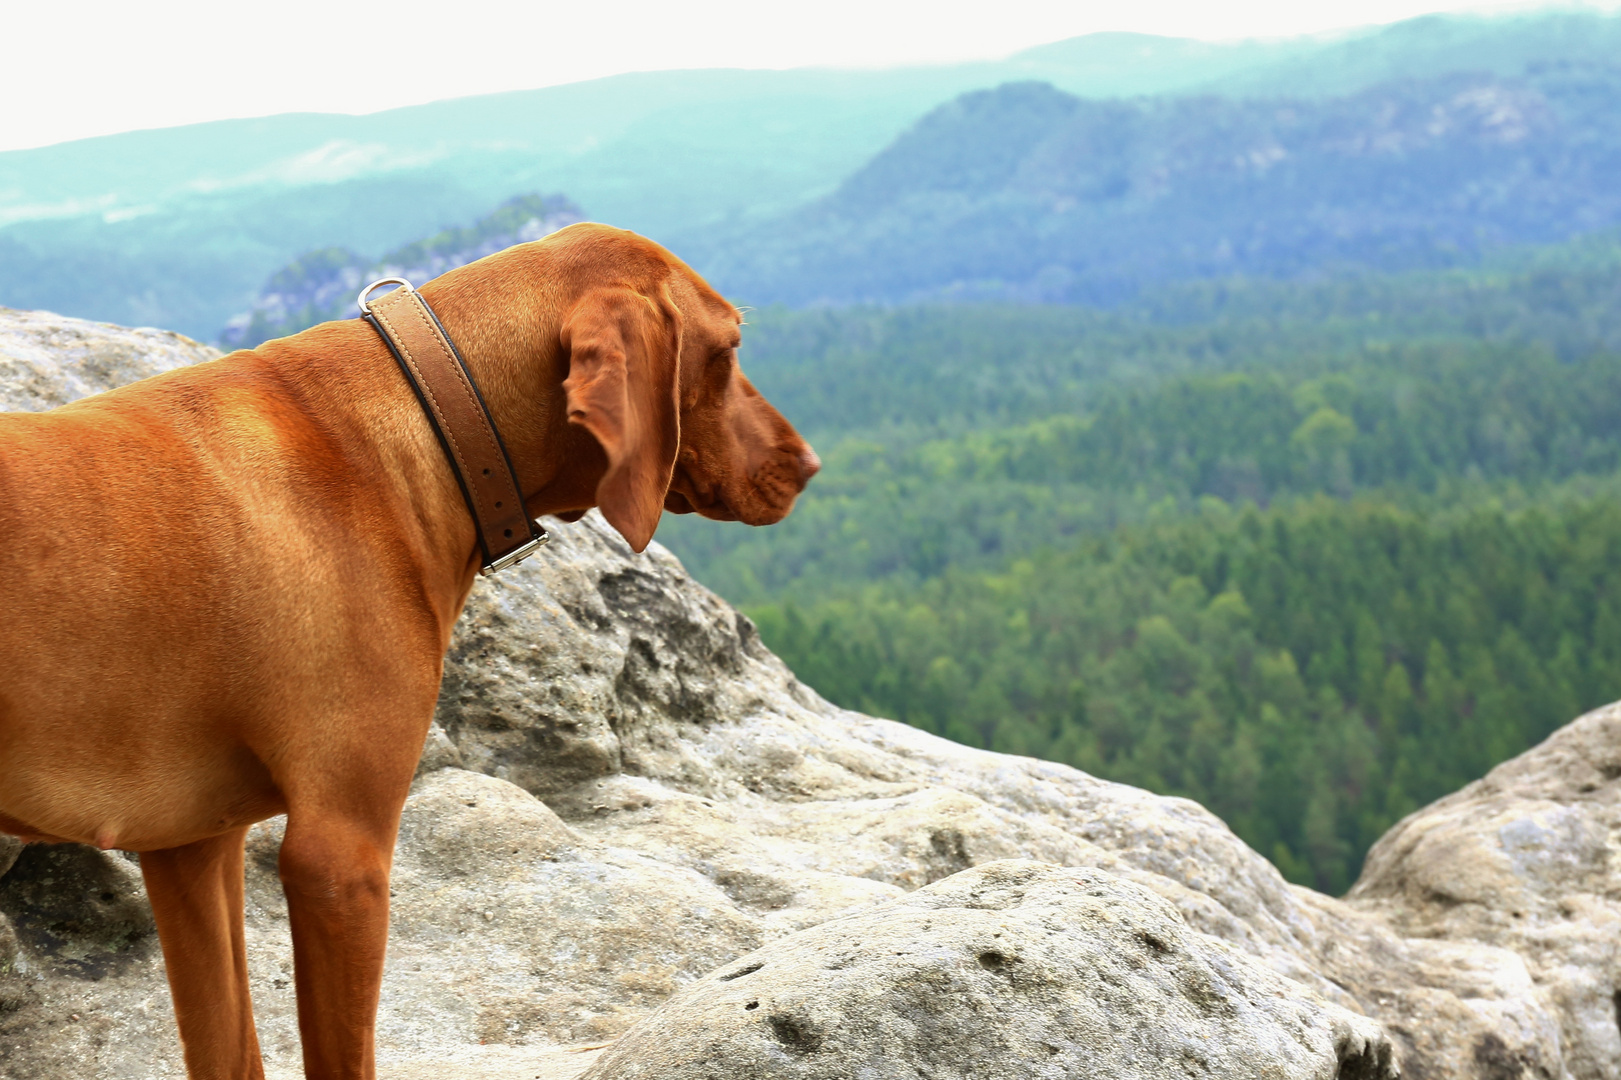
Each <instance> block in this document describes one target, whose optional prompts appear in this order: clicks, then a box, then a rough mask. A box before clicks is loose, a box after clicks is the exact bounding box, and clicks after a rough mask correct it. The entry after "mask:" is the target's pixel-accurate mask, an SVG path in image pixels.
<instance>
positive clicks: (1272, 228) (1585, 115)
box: [694, 64, 1621, 305]
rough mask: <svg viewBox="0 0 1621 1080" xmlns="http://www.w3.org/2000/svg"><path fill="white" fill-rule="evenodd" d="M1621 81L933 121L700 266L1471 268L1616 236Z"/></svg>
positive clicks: (1521, 80)
mask: <svg viewBox="0 0 1621 1080" xmlns="http://www.w3.org/2000/svg"><path fill="white" fill-rule="evenodd" d="M1618 176H1621V67H1611V66H1602V65H1586V64H1563V65H1550V66H1546V67H1542V68H1539V69H1537V70H1535V71H1533V72H1530V73H1528V74H1526V75H1524V76H1521V77H1516V78H1509V77H1501V76H1493V75H1450V76H1445V77H1442V78H1437V79H1426V80H1405V81H1399V82H1394V83H1388V84H1384V85H1382V86H1379V87H1375V88H1373V89H1369V90H1364V91H1360V92H1358V93H1356V94H1351V95H1347V96H1344V97H1338V98H1328V99H1306V98H1277V99H1231V98H1220V97H1215V96H1199V97H1178V98H1138V99H1133V100H1126V101H1085V100H1082V99H1080V98H1077V97H1074V96H1072V95H1070V94H1067V93H1064V92H1063V91H1061V90H1058V89H1056V88H1054V87H1053V86H1051V85H1048V84H1045V83H1028V82H1027V83H1012V84H1007V85H1004V86H1002V87H999V88H996V89H994V90H984V91H975V92H972V93H969V94H965V95H963V96H961V97H959V98H957V99H955V100H953V101H951V102H949V103H947V104H945V105H943V106H941V107H940V108H938V109H936V110H934V111H933V112H931V113H930V114H928V115H927V116H925V117H924V118H923V119H922V120H920V121H919V122H918V123H917V124H916V125H914V126H913V127H912V128H911V129H909V130H908V131H907V132H905V133H904V134H902V135H901V136H900V137H899V138H898V139H896V140H895V142H894V143H892V144H891V145H890V146H889V148H888V149H886V150H885V151H884V152H883V153H881V154H879V155H877V156H876V157H875V158H874V159H873V160H872V161H870V162H869V163H868V164H867V165H866V166H865V167H863V168H862V169H860V170H858V171H857V172H856V173H855V174H854V175H852V176H851V177H850V178H849V179H847V180H846V181H845V182H844V183H843V184H842V185H840V187H839V188H838V189H837V190H836V191H834V192H833V193H832V194H831V195H828V196H826V197H825V198H823V199H821V200H819V201H817V202H816V203H814V204H812V205H810V206H809V207H806V208H804V209H802V210H799V211H795V212H792V213H790V214H788V215H785V216H783V217H781V218H779V219H778V220H776V221H772V222H769V223H764V224H760V225H756V226H751V227H749V228H747V229H740V230H737V231H736V232H734V233H733V234H731V235H728V236H725V237H721V238H717V242H716V243H715V246H714V247H713V249H711V250H708V251H700V252H698V253H696V254H695V256H694V257H695V259H696V261H697V263H698V265H699V266H701V267H702V268H703V269H704V270H706V271H707V272H709V273H710V274H711V276H712V277H713V279H714V280H715V281H716V284H717V285H718V286H719V287H721V288H722V289H726V290H729V291H730V292H731V293H732V294H734V295H737V296H738V297H740V298H741V299H744V300H747V301H749V302H752V303H768V302H775V303H786V304H796V305H797V304H813V303H832V304H842V303H852V302H899V301H909V300H919V299H931V298H932V299H953V298H957V299H1002V300H1027V301H1044V302H1086V303H1113V302H1117V301H1119V300H1121V299H1124V298H1126V297H1129V296H1132V295H1134V294H1135V293H1137V292H1138V291H1139V290H1141V289H1143V288H1145V287H1148V286H1154V285H1159V284H1162V283H1166V282H1173V281H1178V280H1189V279H1198V278H1210V277H1229V276H1238V275H1252V276H1260V277H1278V278H1289V277H1297V276H1301V275H1307V274H1315V273H1319V272H1322V271H1325V270H1334V269H1341V268H1360V269H1370V268H1371V269H1385V270H1393V269H1405V268H1414V267H1435V266H1450V265H1459V264H1467V263H1470V262H1472V261H1474V260H1475V259H1477V258H1478V257H1479V256H1480V254H1481V253H1482V252H1485V251H1487V250H1490V249H1493V248H1496V247H1501V246H1504V245H1510V244H1524V243H1550V242H1557V241H1562V240H1565V239H1568V238H1571V237H1574V236H1578V235H1581V234H1583V233H1587V232H1591V231H1593V230H1596V229H1602V228H1605V227H1607V226H1610V225H1613V224H1616V223H1621V185H1617V183H1616V178H1617V177H1618Z"/></svg>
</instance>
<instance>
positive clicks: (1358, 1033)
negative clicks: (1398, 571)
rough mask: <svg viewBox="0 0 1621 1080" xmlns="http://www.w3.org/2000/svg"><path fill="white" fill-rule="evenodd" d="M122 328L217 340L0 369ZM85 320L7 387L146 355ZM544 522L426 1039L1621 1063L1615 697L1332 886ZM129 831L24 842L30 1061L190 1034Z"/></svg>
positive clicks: (6, 1037)
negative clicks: (797, 660) (825, 676)
mask: <svg viewBox="0 0 1621 1080" xmlns="http://www.w3.org/2000/svg"><path fill="white" fill-rule="evenodd" d="M19 327H22V328H25V329H22V330H19V329H18V328H19ZM8 335H10V336H8ZM18 335H20V338H19V337H18ZM94 338H99V339H100V340H102V341H104V345H103V346H102V347H101V348H102V349H103V350H105V355H109V356H110V355H115V354H116V355H121V356H126V357H134V356H136V355H138V354H140V353H141V352H142V351H143V350H150V354H151V361H150V367H151V369H152V370H158V369H161V368H162V367H164V366H173V364H174V363H175V362H177V361H179V360H181V359H183V358H185V357H187V356H199V357H200V356H202V355H207V354H208V350H205V349H203V348H202V347H199V346H195V345H192V344H190V343H186V342H184V340H183V339H169V338H166V337H165V338H154V337H151V336H142V334H141V333H136V332H129V333H125V332H120V331H117V330H116V329H114V328H109V327H97V326H90V325H88V324H82V323H76V322H74V321H73V320H62V319H55V320H54V321H53V320H51V319H47V318H46V317H43V316H29V315H26V314H19V313H9V312H3V313H0V371H4V372H8V373H9V372H10V371H13V370H27V369H25V368H24V367H22V366H20V365H19V366H13V367H7V366H6V365H8V364H16V361H15V360H14V358H12V357H11V356H10V354H8V352H7V350H8V349H11V348H15V346H13V345H11V344H9V343H10V342H12V341H14V340H24V341H25V342H30V343H39V342H49V341H53V340H60V341H64V342H79V343H83V342H86V341H90V340H92V339H94ZM30 347H34V346H33V345H30ZM75 349H77V351H72V350H66V351H64V352H63V353H62V354H60V359H59V361H58V363H59V371H58V374H57V377H56V379H55V380H54V381H51V380H47V379H44V378H43V377H41V378H39V379H37V380H36V381H34V382H33V383H31V384H30V386H29V387H27V388H22V389H19V388H17V387H12V386H9V385H8V386H6V387H5V390H4V392H5V393H7V394H8V395H10V396H8V397H7V398H6V399H5V400H6V401H7V402H8V404H9V405H10V406H11V407H18V406H19V405H23V406H24V407H35V408H40V407H45V406H46V405H49V404H51V403H53V402H55V401H57V400H60V399H61V398H63V397H65V396H72V394H73V393H77V392H88V391H89V390H91V389H95V388H97V387H99V386H100V385H103V384H104V383H105V382H106V381H107V377H106V375H105V374H97V372H98V371H99V372H103V373H105V372H107V371H112V370H115V369H116V370H117V371H119V372H121V373H122V374H125V375H129V376H131V377H133V376H134V375H137V374H139V373H140V366H139V364H138V363H136V362H135V360H133V359H126V360H122V361H119V362H118V363H116V364H115V363H112V362H111V361H107V360H104V359H102V358H101V357H102V356H103V355H104V354H103V353H100V352H98V351H97V348H95V347H87V346H83V345H82V344H81V345H76V346H75ZM7 377H8V378H9V374H8V376H7ZM69 387H72V388H73V389H72V390H69V389H68V388H69ZM30 400H31V401H32V402H33V404H32V405H31V406H29V405H28V404H27V403H28V402H29V401H30ZM549 527H551V528H552V529H553V532H554V535H555V536H556V538H557V539H556V541H555V542H554V544H553V545H552V546H551V547H550V548H548V549H547V553H546V555H545V557H543V558H538V559H532V560H530V561H528V562H526V563H525V564H523V565H522V566H521V567H519V568H517V569H516V570H515V571H513V572H511V573H509V574H504V575H502V576H501V577H499V578H496V579H492V580H490V581H483V582H481V583H480V584H479V586H478V587H477V588H476V589H475V591H474V593H473V596H472V598H471V600H470V601H469V604H468V608H467V611H466V613H465V614H464V616H463V618H462V620H461V622H460V624H459V626H458V628H457V632H456V636H455V640H454V642H453V645H452V649H451V653H450V656H449V658H448V661H447V665H446V675H445V681H444V686H443V689H442V693H441V698H440V704H439V711H438V717H437V723H436V724H435V726H434V728H433V731H432V733H431V735H430V738H429V741H428V745H427V747H426V750H425V753H424V757H423V762H422V766H421V771H420V776H419V779H418V782H417V785H416V787H415V789H414V791H413V794H412V796H411V798H410V800H409V802H408V804H407V806H406V810H405V816H404V821H403V823H402V829H401V834H400V840H399V848H398V852H397V856H396V870H395V878H394V882H393V889H394V899H393V905H394V906H393V938H392V941H391V945H390V952H389V960H388V969H387V976H386V981H385V985H384V991H383V1004H382V1010H381V1014H380V1016H379V1029H378V1038H379V1056H380V1059H381V1060H382V1061H383V1062H384V1063H385V1064H386V1065H387V1067H388V1068H389V1069H392V1070H393V1071H394V1075H397V1076H400V1077H412V1078H415V1077H419V1076H420V1077H424V1078H426V1077H433V1078H434V1080H475V1078H483V1077H487V1076H488V1077H493V1076H509V1075H510V1076H517V1075H527V1076H542V1075H543V1076H546V1077H547V1078H548V1080H551V1078H553V1077H558V1078H561V1077H566V1076H573V1075H576V1074H578V1073H580V1072H581V1071H582V1070H585V1069H587V1068H589V1069H590V1072H589V1073H588V1075H589V1076H590V1077H592V1078H593V1080H627V1078H631V1077H642V1076H655V1075H656V1076H659V1077H661V1078H663V1077H671V1078H675V1080H681V1078H684V1077H687V1076H706V1075H709V1073H708V1072H705V1071H704V1070H703V1069H701V1068H699V1067H698V1066H697V1065H695V1064H694V1063H695V1062H701V1061H704V1060H709V1061H712V1062H716V1063H717V1064H718V1063H721V1062H732V1063H734V1064H735V1063H746V1068H745V1067H744V1064H737V1070H740V1071H734V1070H733V1069H732V1067H731V1066H730V1065H726V1066H723V1067H722V1068H723V1071H722V1072H721V1073H720V1074H721V1075H743V1073H745V1072H746V1073H747V1074H748V1075H749V1076H751V1077H761V1078H767V1080H769V1078H772V1077H833V1076H847V1075H854V1074H855V1072H854V1071H853V1070H854V1066H855V1065H856V1064H863V1066H864V1067H867V1068H868V1071H871V1068H873V1067H877V1066H874V1064H873V1062H874V1061H877V1062H879V1063H880V1064H882V1063H883V1062H893V1063H895V1064H896V1065H897V1066H904V1069H901V1068H898V1069H897V1071H898V1072H901V1071H905V1070H908V1069H910V1070H912V1071H916V1069H915V1068H914V1066H915V1067H916V1068H920V1069H922V1070H923V1072H925V1073H927V1074H928V1075H938V1076H943V1077H955V1076H959V1075H960V1076H964V1077H966V1076H970V1075H972V1076H996V1077H998V1078H1012V1080H1023V1078H1026V1077H1029V1078H1036V1077H1046V1076H1058V1075H1062V1076H1072V1077H1087V1076H1136V1077H1156V1078H1158V1077H1164V1078H1170V1077H1173V1076H1174V1077H1182V1076H1186V1075H1188V1074H1189V1070H1199V1069H1202V1070H1204V1071H1205V1072H1208V1074H1209V1075H1212V1076H1243V1075H1268V1076H1277V1077H1324V1078H1327V1077H1340V1078H1344V1080H1363V1078H1380V1077H1387V1076H1392V1075H1393V1070H1394V1069H1395V1068H1396V1067H1398V1066H1399V1067H1400V1069H1401V1070H1402V1073H1403V1075H1406V1076H1409V1077H1422V1078H1431V1080H1434V1078H1479V1080H1503V1078H1509V1077H1515V1078H1517V1077H1528V1078H1529V1077H1551V1078H1570V1080H1621V1029H1618V1027H1617V1021H1616V1014H1615V1011H1614V1009H1615V1002H1616V997H1615V995H1616V992H1617V986H1618V982H1621V965H1618V963H1617V942H1618V941H1621V933H1618V926H1621V856H1618V855H1617V853H1616V848H1615V845H1616V842H1617V841H1616V838H1617V837H1618V836H1621V707H1616V706H1612V707H1610V708H1608V709H1603V710H1599V711H1598V712H1595V713H1592V714H1590V715H1588V716H1586V717H1583V718H1581V719H1580V720H1578V721H1576V722H1575V723H1574V724H1572V725H1570V726H1568V727H1567V728H1565V729H1563V730H1562V731H1561V732H1559V733H1558V734H1556V735H1555V736H1553V737H1552V738H1551V739H1549V740H1548V741H1547V742H1546V743H1544V744H1543V745H1542V746H1539V747H1537V748H1535V749H1533V750H1531V751H1529V752H1527V753H1526V754H1523V755H1521V756H1520V757H1519V758H1516V759H1514V760H1512V761H1510V762H1507V763H1505V764H1503V765H1501V766H1499V767H1498V768H1497V769H1496V770H1494V771H1493V772H1492V773H1491V774H1490V775H1489V776H1488V777H1486V778H1485V779H1484V780H1482V781H1479V782H1477V783H1475V784H1473V785H1470V786H1469V787H1468V788H1465V789H1464V790H1463V791H1461V792H1459V793H1457V794H1455V795H1453V796H1450V797H1448V798H1447V799H1443V800H1441V801H1440V802H1439V803H1437V804H1435V805H1434V806H1431V807H1428V808H1426V809H1424V810H1421V811H1419V812H1418V813H1416V814H1414V815H1412V816H1410V817H1409V818H1407V819H1406V820H1404V821H1403V822H1402V823H1400V824H1399V825H1397V826H1396V828H1394V829H1393V830H1392V831H1391V833H1390V834H1389V835H1388V836H1387V837H1386V838H1385V839H1384V840H1382V841H1381V842H1380V844H1379V845H1378V846H1376V847H1375V849H1374V851H1373V853H1372V854H1371V855H1370V858H1369V861H1368V867H1367V870H1366V872H1365V874H1364V876H1363V878H1362V880H1361V882H1359V884H1358V885H1357V887H1356V888H1355V889H1354V890H1353V891H1352V893H1351V894H1350V895H1349V896H1348V897H1347V898H1346V899H1344V900H1337V899H1334V898H1331V897H1327V896H1323V895H1321V894H1318V893H1315V892H1313V891H1311V890H1309V889H1305V888H1301V887H1298V886H1292V885H1289V884H1288V883H1287V882H1285V881H1284V880H1283V878H1282V877H1281V876H1280V875H1279V874H1278V872H1277V870H1276V869H1275V868H1274V867H1273V866H1272V865H1271V864H1270V863H1268V862H1267V861H1266V860H1265V859H1264V858H1262V857H1261V856H1260V855H1258V854H1257V853H1255V852H1254V851H1252V850H1251V849H1250V848H1248V847H1247V846H1245V845H1244V844H1243V843H1242V842H1241V841H1240V840H1238V838H1237V837H1235V836H1234V835H1233V834H1232V832H1231V831H1230V830H1229V829H1228V828H1227V827H1226V826H1225V825H1224V824H1223V823H1222V822H1221V821H1220V820H1218V819H1217V818H1215V817H1214V816H1213V815H1212V814H1210V813H1209V812H1208V811H1206V810H1204V809H1203V808H1202V807H1200V806H1198V805H1197V804H1195V803H1192V802H1189V801H1187V800H1184V799H1176V798H1165V797H1161V796H1156V795H1153V794H1151V793H1149V792H1146V791H1142V790H1139V789H1136V788H1132V787H1128V786H1125V785H1121V784H1115V783H1110V782H1107V781H1103V780H1099V779H1096V778H1094V777H1091V776H1088V775H1086V774H1084V773H1081V772H1079V771H1077V770H1075V769H1072V768H1068V767H1066V766H1062V765H1056V764H1052V763H1048V762H1042V761H1036V760H1033V759H1029V758H1019V757H1011V756H1007V755H1002V754H995V753H990V752H987V751H981V750H974V749H970V748H967V747H963V746H959V745H956V744H954V743H950V742H947V741H945V740H943V739H939V738H936V737H934V736H931V735H928V734H926V733H924V732H922V731H919V730H916V729H913V728H910V727H907V726H905V725H903V724H898V723H894V722H892V721H887V720H879V719H874V718H871V717H866V716H861V715H858V714H855V713H850V712H846V711H843V710H841V709H838V708H836V707H834V706H832V705H830V704H829V703H827V702H826V701H823V700H822V699H821V698H819V697H818V696H817V695H816V694H815V693H814V692H812V691H811V690H810V689H809V688H807V687H805V686H804V685H802V684H801V683H799V682H798V680H796V679H795V678H794V676H793V675H792V673H791V672H789V671H788V670H787V669H786V668H785V667H784V666H783V665H782V663H781V662H780V661H779V660H777V658H776V657H774V656H773V655H772V654H771V653H770V652H769V651H768V650H766V648H765V647H764V646H763V644H762V643H761V642H760V640H759V637H758V635H757V634H756V632H755V630H754V627H753V625H752V624H751V623H750V622H749V621H748V620H747V619H746V618H744V617H743V616H742V615H741V614H739V613H738V612H737V611H735V610H734V609H732V608H731V607H730V606H729V605H727V604H726V603H725V602H724V601H722V600H721V599H720V598H718V597H716V596H715V595H714V594H712V593H710V592H709V591H708V590H706V589H704V588H703V587H702V586H701V585H699V584H697V583H696V582H694V581H692V580H691V579H690V578H689V577H688V576H687V575H686V574H685V572H684V571H683V570H682V568H681V566H680V564H679V563H678V562H677V561H676V560H675V559H674V558H673V557H672V556H671V555H670V554H669V553H668V552H667V551H665V550H664V549H662V548H661V547H660V546H659V545H657V544H654V545H652V546H651V547H650V548H649V549H648V551H647V552H646V553H644V554H642V555H635V554H633V553H632V552H630V550H629V549H628V548H627V547H626V546H625V544H624V543H623V541H622V540H621V539H620V538H619V537H618V535H617V534H616V533H614V531H613V530H612V529H611V528H609V527H607V526H606V525H605V524H604V523H602V522H601V520H600V519H599V518H597V517H596V516H595V515H591V516H588V517H587V518H586V519H585V520H583V521H581V522H579V523H577V524H574V525H565V524H562V523H549ZM280 829H281V825H280V822H279V821H274V820H273V821H270V822H266V823H264V824H263V825H261V826H259V827H258V828H256V829H255V830H254V831H253V833H252V836H251V839H250V845H249V853H248V870H247V874H248V945H249V957H250V964H251V976H252V980H253V991H254V999H255V1005H256V1010H257V1013H258V1017H259V1023H260V1030H261V1035H262V1038H263V1043H264V1049H265V1052H266V1057H267V1063H268V1067H269V1071H270V1075H271V1076H272V1077H278V1078H287V1077H292V1076H296V1075H298V1073H297V1062H298V1044H297V1028H296V1023H295V1017H294V999H293V992H292V988H291V987H292V982H291V970H292V967H291V964H292V952H291V945H290V942H289V939H288V930H287V917H286V908H285V905H284V903H283V901H282V898H281V894H280V890H279V887H278V885H277V881H276V874H275V861H276V852H277V848H278V843H279V837H280ZM7 858H9V855H8V854H7V853H6V850H5V849H0V867H3V865H4V863H5V861H6V859H7ZM132 869H133V867H132V864H131V863H130V862H129V861H128V860H127V859H125V858H124V857H121V856H118V855H116V854H104V853H101V852H97V851H94V850H93V849H89V848H79V847H66V848H47V847H31V848H27V849H24V851H23V852H22V854H21V857H20V858H18V859H17V860H16V863H15V865H14V866H12V867H11V868H10V870H9V872H7V873H5V874H4V876H0V1074H4V1075H5V1076H7V1077H8V1078H15V1080H47V1078H49V1080H56V1078H59V1077H63V1076H85V1077H90V1076H124V1075H138V1076H143V1077H145V1076H155V1077H178V1076H180V1075H182V1072H181V1069H180V1065H179V1060H180V1059H179V1046H178V1041H177V1038H176V1036H175V1032H174V1028H173V1016H172V1013H171V1011H170V1008H169V1003H168V996H167V993H166V992H165V991H164V989H163V985H162V966H161V959H160V956H159V953H158V950H157V946H156V941H155V939H154V938H153V935H152V933H151V930H150V922H149V921H148V919H147V918H146V917H145V916H144V915H143V912H144V906H143V904H144V902H143V900H142V898H141V895H140V891H139V882H138V879H137V878H136V877H135V876H134V875H133V873H132ZM1046 928H1056V929H1054V931H1053V933H1052V934H1049V933H1048V932H1047V929H1046ZM998 933H1000V934H1001V935H1002V937H1001V938H998V937H997V936H996V935H997V934H998ZM755 965H758V966H757V967H756V966H755ZM751 1002H756V1003H758V1005H757V1007H755V1008H750V1007H749V1006H750V1003H751ZM869 1035H870V1037H871V1039H872V1040H876V1041H875V1042H872V1043H870V1044H868V1043H863V1042H862V1039H864V1038H866V1037H867V1036H869ZM1205 1036H1208V1037H1205ZM609 1040H617V1042H615V1043H614V1045H613V1046H612V1047H611V1048H609V1049H607V1050H599V1049H591V1048H592V1047H597V1046H600V1045H601V1044H602V1043H604V1042H607V1041H609ZM873 1046H877V1047H881V1048H883V1049H882V1053H881V1054H878V1056H877V1057H876V1058H871V1055H872V1054H874V1053H877V1051H874V1050H872V1047H873ZM1043 1047H1050V1048H1054V1049H1051V1050H1047V1049H1043V1050H1042V1053H1043V1054H1047V1055H1048V1056H1046V1057H1042V1056H1041V1055H1039V1054H1027V1053H1025V1052H1024V1051H1026V1050H1030V1049H1032V1048H1043ZM563 1048H572V1049H573V1050H577V1051H579V1052H578V1053H564V1052H563ZM863 1053H867V1054H869V1058H871V1060H867V1059H860V1057H859V1055H860V1054H863ZM975 1055H978V1056H975ZM1240 1055H1244V1056H1242V1057H1241V1056H1240ZM975 1062H978V1063H980V1065H979V1068H978V1071H975V1069H974V1063H975ZM1266 1063H1270V1064H1271V1068H1270V1070H1268V1069H1266V1068H1263V1067H1262V1066H1263V1064H1266ZM519 1066H522V1067H523V1068H524V1070H525V1071H524V1072H522V1073H520V1072H519V1071H518V1068H519ZM530 1069H532V1070H533V1071H528V1070H530ZM953 1069H955V1070H957V1071H955V1072H953V1071H951V1070H953ZM841 1070H845V1071H841ZM710 1071H711V1072H713V1071H714V1069H713V1068H712V1069H711V1070H710ZM908 1074H909V1073H908ZM875 1075H876V1074H875Z"/></svg>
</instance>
